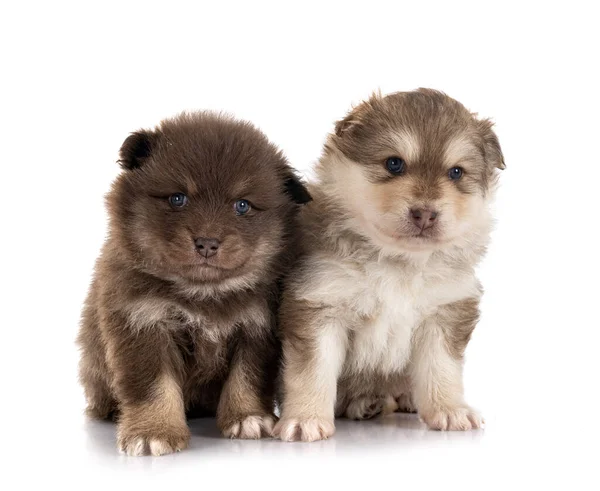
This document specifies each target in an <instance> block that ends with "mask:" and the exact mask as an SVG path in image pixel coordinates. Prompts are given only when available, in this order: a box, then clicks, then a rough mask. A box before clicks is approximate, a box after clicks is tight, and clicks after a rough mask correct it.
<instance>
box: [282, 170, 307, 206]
mask: <svg viewBox="0 0 600 491" xmlns="http://www.w3.org/2000/svg"><path fill="white" fill-rule="evenodd" d="M284 186H285V192H286V193H287V194H288V195H289V196H290V198H292V201H293V202H294V203H297V204H299V205H303V204H306V203H308V202H309V201H312V196H311V195H310V193H309V192H308V189H306V188H305V187H304V184H302V181H301V180H300V179H299V178H298V176H296V175H295V174H294V173H293V172H290V173H289V174H288V175H287V176H286V177H285V180H284Z"/></svg>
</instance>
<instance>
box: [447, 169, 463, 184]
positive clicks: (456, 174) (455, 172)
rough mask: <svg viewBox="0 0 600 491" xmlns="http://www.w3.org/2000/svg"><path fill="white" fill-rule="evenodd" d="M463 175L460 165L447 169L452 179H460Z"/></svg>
mask: <svg viewBox="0 0 600 491" xmlns="http://www.w3.org/2000/svg"><path fill="white" fill-rule="evenodd" d="M462 175H463V170H462V168H461V167H452V169H450V170H449V171H448V177H449V178H450V179H452V180H453V181H457V180H458V179H460V178H461V177H462Z"/></svg>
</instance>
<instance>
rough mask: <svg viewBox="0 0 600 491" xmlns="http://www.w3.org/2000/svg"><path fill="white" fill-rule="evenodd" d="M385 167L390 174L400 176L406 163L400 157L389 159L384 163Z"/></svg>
mask: <svg viewBox="0 0 600 491" xmlns="http://www.w3.org/2000/svg"><path fill="white" fill-rule="evenodd" d="M385 167H386V169H387V170H389V171H390V172H391V173H392V174H396V175H399V174H402V173H403V172H404V169H405V167H406V163H405V162H404V160H402V159H401V158H400V157H390V158H389V159H387V160H386V161H385Z"/></svg>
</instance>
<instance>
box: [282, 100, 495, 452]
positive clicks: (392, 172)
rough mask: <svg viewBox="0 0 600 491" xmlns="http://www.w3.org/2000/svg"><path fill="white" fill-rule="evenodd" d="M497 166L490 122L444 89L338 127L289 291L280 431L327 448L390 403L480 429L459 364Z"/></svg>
mask: <svg viewBox="0 0 600 491" xmlns="http://www.w3.org/2000/svg"><path fill="white" fill-rule="evenodd" d="M502 168H504V162H503V157H502V153H501V150H500V146H499V144H498V140H497V138H496V135H495V134H494V132H493V131H492V129H491V124H490V122H489V121H487V120H478V119H477V118H476V117H475V116H474V115H473V114H472V113H470V112H469V111H468V110H467V109H465V107H464V106H463V105H461V104H460V103H459V102H457V101H455V100H454V99H451V98H450V97H448V96H446V95H444V94H442V93H440V92H437V91H433V90H426V89H421V90H418V91H415V92H406V93H396V94H391V95H389V96H386V97H381V96H379V95H375V96H373V97H372V98H371V99H370V100H368V101H367V102H364V103H362V104H360V105H359V106H358V107H356V108H355V109H354V110H353V111H351V112H350V114H349V115H348V116H347V117H346V118H344V119H343V120H341V121H340V122H338V124H337V125H336V127H335V132H334V134H332V135H330V136H329V138H328V140H327V143H326V144H325V150H324V152H323V155H322V157H321V160H320V162H319V164H318V166H317V169H316V170H317V177H318V181H317V183H316V184H314V185H313V186H312V188H310V190H311V194H312V195H313V197H314V202H313V203H311V204H309V205H308V206H307V207H306V208H305V209H304V210H303V212H302V218H303V221H304V226H305V228H306V230H307V232H308V233H307V242H306V244H305V247H306V249H305V254H304V256H303V258H302V259H301V260H300V261H299V262H298V263H297V266H296V267H295V269H294V272H293V273H292V274H290V276H289V281H288V282H287V285H286V289H285V292H284V300H283V305H282V309H281V310H282V314H281V328H282V333H283V351H284V370H283V403H282V415H281V419H280V421H279V423H278V424H277V426H276V428H275V434H276V435H278V436H280V437H281V439H283V440H304V441H311V440H317V439H320V438H326V437H328V436H330V435H332V434H333V432H334V416H347V417H350V418H354V419H364V418H369V417H372V416H374V415H375V414H378V413H379V412H381V411H385V410H386V409H387V408H388V407H389V404H387V402H389V401H390V400H391V401H392V402H393V405H394V406H396V407H398V406H399V407H400V408H401V409H403V410H409V411H412V410H415V409H416V410H417V411H418V412H419V414H420V416H421V418H422V419H423V420H424V421H425V422H426V423H427V424H428V425H429V426H430V427H431V428H436V429H441V430H466V429H470V428H477V427H479V426H480V425H481V418H480V416H479V415H478V414H477V413H476V412H475V411H473V410H472V409H471V408H470V407H469V406H468V405H467V404H466V403H465V401H464V399H463V388H462V357H463V353H464V350H465V347H466V345H467V342H468V341H469V338H470V336H471V332H472V330H473V329H474V327H475V325H476V323H477V319H478V316H479V312H478V305H479V298H480V295H481V287H480V285H479V282H478V281H477V279H476V277H475V274H474V267H475V265H476V264H477V263H478V262H479V260H480V259H481V257H482V256H483V254H484V252H485V249H486V245H487V243H488V239H489V231H490V226H491V216H490V209H489V203H490V201H491V199H492V197H493V195H494V189H495V183H496V178H497V169H502Z"/></svg>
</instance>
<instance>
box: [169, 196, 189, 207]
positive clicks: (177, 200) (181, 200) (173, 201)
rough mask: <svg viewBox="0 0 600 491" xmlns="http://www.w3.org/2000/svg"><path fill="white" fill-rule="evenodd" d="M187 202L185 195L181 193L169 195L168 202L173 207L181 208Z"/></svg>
mask: <svg viewBox="0 0 600 491" xmlns="http://www.w3.org/2000/svg"><path fill="white" fill-rule="evenodd" d="M187 202H188V199H187V196H186V195H185V194H183V193H175V194H172V195H171V196H169V204H170V205H171V206H172V207H174V208H181V207H183V206H185V205H186V204H187Z"/></svg>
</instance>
